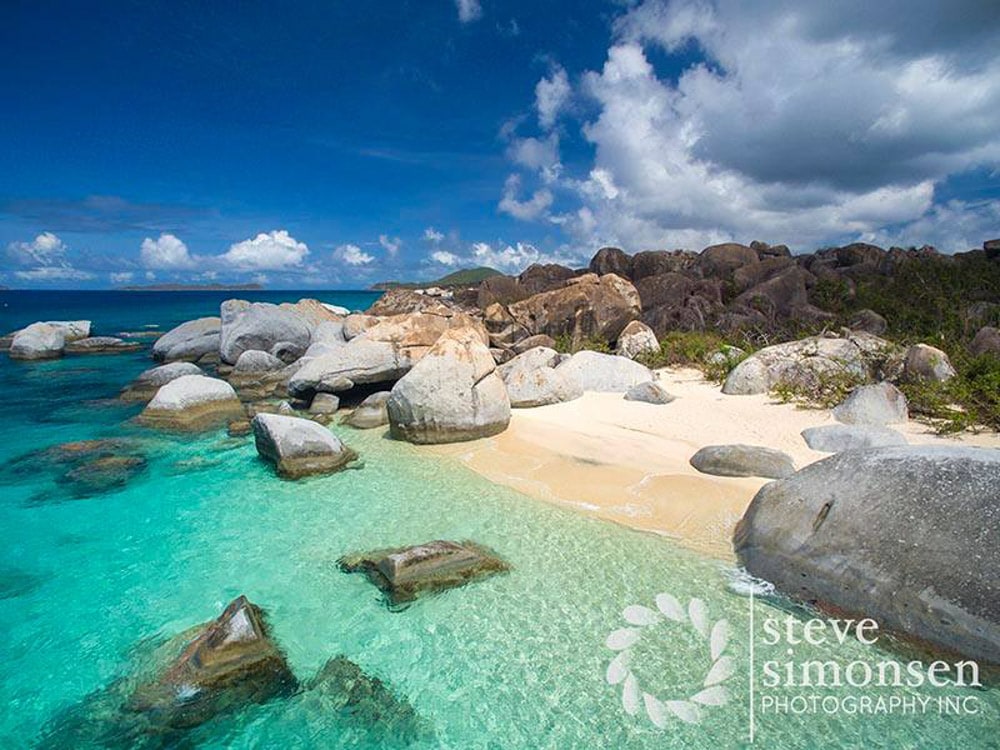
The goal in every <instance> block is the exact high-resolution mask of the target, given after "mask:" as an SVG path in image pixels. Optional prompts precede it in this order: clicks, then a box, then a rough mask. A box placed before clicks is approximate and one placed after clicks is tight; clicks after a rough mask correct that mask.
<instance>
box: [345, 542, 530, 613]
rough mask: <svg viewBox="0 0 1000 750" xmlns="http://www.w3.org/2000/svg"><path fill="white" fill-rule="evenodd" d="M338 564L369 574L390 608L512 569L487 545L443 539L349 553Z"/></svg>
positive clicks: (349, 571)
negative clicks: (360, 552) (354, 553)
mask: <svg viewBox="0 0 1000 750" xmlns="http://www.w3.org/2000/svg"><path fill="white" fill-rule="evenodd" d="M338 565H339V566H340V569H341V570H343V571H344V572H345V573H364V574H365V575H367V576H368V579H369V580H370V581H371V582H372V583H374V584H375V585H376V586H378V587H379V589H381V590H382V592H383V593H384V594H385V598H386V602H387V603H388V605H389V606H390V607H398V606H400V605H403V604H407V603H409V602H412V601H413V600H414V599H416V598H417V597H419V596H421V595H423V594H427V593H434V592H437V591H442V590H444V589H450V588H454V587H456V586H462V585H464V584H466V583H469V582H470V581H476V580H480V579H482V578H486V577H488V576H491V575H493V574H495V573H500V572H503V571H506V570H509V569H510V566H509V565H508V564H507V563H506V562H505V561H504V560H502V559H501V558H500V557H499V556H497V554H496V553H495V552H494V551H493V550H491V549H489V548H487V547H484V546H482V545H479V544H476V543H475V542H470V541H464V542H450V541H443V540H435V541H433V542H427V543H426V544H418V545H416V546H413V547H395V548H392V549H383V550H375V551H373V552H365V553H362V554H358V555H347V556H345V557H342V558H341V559H340V560H339V561H338Z"/></svg>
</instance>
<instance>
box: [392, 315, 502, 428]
mask: <svg viewBox="0 0 1000 750" xmlns="http://www.w3.org/2000/svg"><path fill="white" fill-rule="evenodd" d="M484 339H485V336H484V335H483V334H482V333H481V332H480V331H479V330H477V329H475V328H463V329H456V330H451V331H448V332H446V333H444V334H443V335H442V336H441V338H439V339H438V340H437V343H435V344H434V346H433V347H431V350H430V351H429V352H428V353H427V354H426V355H424V357H423V358H422V359H421V360H420V362H418V363H417V364H416V365H415V366H414V368H413V369H412V370H411V371H410V372H409V373H407V375H406V376H405V377H403V379H402V380H400V381H399V382H398V383H396V385H395V386H394V387H393V389H392V395H391V396H390V397H389V401H388V403H387V404H386V408H387V410H388V412H389V429H390V431H391V433H392V436H393V437H394V438H396V439H398V440H407V441H409V442H411V443H455V442H460V441H463V440H475V439H477V438H482V437H489V436H491V435H496V434H497V433H499V432H503V431H504V430H505V429H507V425H508V423H509V422H510V399H509V398H508V396H507V389H506V388H505V387H504V384H503V380H501V379H500V376H499V375H498V374H497V373H496V362H495V361H494V360H493V357H492V356H491V355H490V352H489V349H487V348H486V343H485V340H484Z"/></svg>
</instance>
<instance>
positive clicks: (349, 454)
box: [252, 414, 358, 479]
mask: <svg viewBox="0 0 1000 750" xmlns="http://www.w3.org/2000/svg"><path fill="white" fill-rule="evenodd" d="M252 425H253V436H254V443H255V444H256V446H257V453H259V454H260V456H261V458H263V459H265V460H266V461H269V462H271V463H273V464H274V466H275V468H276V469H277V472H278V476H280V477H282V478H284V479H299V478H301V477H305V476H310V475H313V474H330V473H332V472H335V471H339V470H340V469H343V468H344V467H345V466H346V465H347V464H348V463H350V462H351V461H353V460H354V459H356V458H357V457H358V455H357V454H356V453H355V452H354V451H352V450H351V449H350V448H348V447H347V446H346V445H344V444H343V443H342V442H341V441H340V439H339V438H338V437H337V436H336V435H334V434H333V433H332V432H330V431H329V430H328V429H326V428H325V427H323V426H322V425H319V424H316V423H315V422H312V421H310V420H308V419H301V418H300V417H289V416H284V415H281V414H258V415H257V416H255V417H254V418H253V422H252Z"/></svg>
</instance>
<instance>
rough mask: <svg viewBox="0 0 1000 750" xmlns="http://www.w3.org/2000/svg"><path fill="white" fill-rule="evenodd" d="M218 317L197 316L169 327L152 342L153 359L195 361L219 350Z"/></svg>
mask: <svg viewBox="0 0 1000 750" xmlns="http://www.w3.org/2000/svg"><path fill="white" fill-rule="evenodd" d="M221 330H222V321H221V320H220V319H219V318H212V317H209V318H198V319H197V320H189V321H187V322H186V323H181V324H180V325H179V326H177V327H176V328H171V329H170V330H169V331H167V332H166V333H165V334H163V335H162V336H160V338H158V339H157V340H156V341H155V342H154V343H153V359H155V360H157V361H159V362H197V361H198V360H200V359H202V358H205V357H208V356H212V355H216V354H218V352H219V332H220V331H221Z"/></svg>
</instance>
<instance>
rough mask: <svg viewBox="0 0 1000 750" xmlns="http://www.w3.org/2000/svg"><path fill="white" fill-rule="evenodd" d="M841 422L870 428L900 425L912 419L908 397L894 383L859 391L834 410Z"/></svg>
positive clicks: (866, 387)
mask: <svg viewBox="0 0 1000 750" xmlns="http://www.w3.org/2000/svg"><path fill="white" fill-rule="evenodd" d="M833 417H834V419H836V420H837V421H838V422H843V423H844V424H853V425H866V426H869V427H882V426H885V425H887V424H899V423H901V422H905V421H907V419H909V411H908V409H907V404H906V396H904V395H903V394H902V392H900V390H899V389H898V388H896V386H894V385H893V384H892V383H876V384H875V385H865V386H861V387H860V388H855V389H854V390H853V391H852V392H851V395H849V396H848V397H847V398H846V399H845V400H844V403H842V404H840V405H839V406H837V407H834V409H833Z"/></svg>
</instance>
